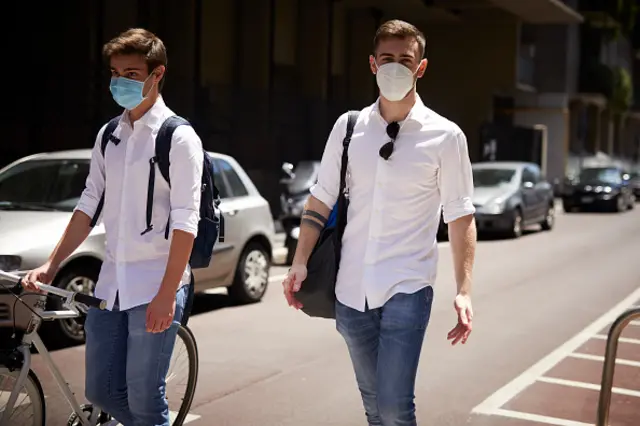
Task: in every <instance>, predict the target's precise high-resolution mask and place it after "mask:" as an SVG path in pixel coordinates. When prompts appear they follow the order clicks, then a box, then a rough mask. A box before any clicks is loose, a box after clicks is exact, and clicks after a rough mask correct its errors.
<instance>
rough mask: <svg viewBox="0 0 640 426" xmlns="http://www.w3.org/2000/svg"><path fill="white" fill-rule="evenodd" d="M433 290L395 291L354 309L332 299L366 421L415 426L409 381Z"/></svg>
mask: <svg viewBox="0 0 640 426" xmlns="http://www.w3.org/2000/svg"><path fill="white" fill-rule="evenodd" d="M432 301H433V289H432V288H431V286H429V287H426V288H423V289H422V290H419V291H417V292H415V293H413V294H396V295H394V296H393V297H392V298H391V299H389V301H387V303H385V305H384V306H383V307H381V308H377V309H366V310H365V312H360V311H357V310H355V309H351V308H349V307H347V306H345V305H343V304H342V303H340V302H336V327H337V329H338V331H339V332H340V334H341V335H342V336H343V337H344V339H345V341H346V342H347V347H348V348H349V355H350V356H351V361H352V363H353V368H354V370H355V374H356V381H357V382H358V387H359V388H360V394H361V395H362V402H363V404H364V410H365V414H366V416H367V420H368V422H369V425H370V426H416V425H417V422H416V414H415V404H414V397H415V394H414V393H415V382H416V374H417V371H418V361H419V360H420V351H421V349H422V342H423V341H424V334H425V331H426V329H427V324H428V323H429V317H430V315H431V303H432Z"/></svg>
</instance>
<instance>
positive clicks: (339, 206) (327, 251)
mask: <svg viewBox="0 0 640 426" xmlns="http://www.w3.org/2000/svg"><path fill="white" fill-rule="evenodd" d="M359 114H360V111H349V120H348V122H347V132H346V135H345V137H344V140H343V141H342V164H341V167H340V191H339V193H338V200H337V202H336V225H335V226H331V227H325V228H324V229H323V230H322V232H321V233H320V237H318V242H317V243H316V246H315V247H314V249H313V251H312V252H311V256H310V257H309V261H308V262H307V278H306V279H305V280H304V282H303V283H302V286H301V287H300V290H299V291H298V292H297V293H296V295H295V297H296V299H297V300H299V301H300V303H302V311H303V312H304V313H305V314H307V315H309V316H310V317H319V318H335V317H336V312H335V303H336V278H337V276H338V268H339V267H340V255H341V251H342V235H343V234H344V229H345V227H346V226H347V206H348V204H349V200H348V198H347V196H346V194H345V192H346V191H345V190H346V180H347V178H346V177H347V165H348V164H349V143H350V142H351V136H352V135H353V128H354V127H355V125H356V121H357V120H358V115H359Z"/></svg>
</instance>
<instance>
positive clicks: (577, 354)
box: [569, 352, 640, 367]
mask: <svg viewBox="0 0 640 426" xmlns="http://www.w3.org/2000/svg"><path fill="white" fill-rule="evenodd" d="M569 357H571V358H577V359H587V360H589V361H598V362H604V357H603V356H601V355H590V354H583V353H580V352H574V353H572V354H569ZM616 364H620V365H628V366H629V367H640V362H638V361H631V360H628V359H620V358H616Z"/></svg>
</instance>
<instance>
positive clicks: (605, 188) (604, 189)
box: [602, 186, 612, 194]
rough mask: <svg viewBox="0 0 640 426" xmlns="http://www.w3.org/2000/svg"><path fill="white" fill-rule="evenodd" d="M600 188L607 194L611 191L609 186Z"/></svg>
mask: <svg viewBox="0 0 640 426" xmlns="http://www.w3.org/2000/svg"><path fill="white" fill-rule="evenodd" d="M602 190H603V191H604V192H606V193H607V194H609V193H610V192H611V191H612V189H611V187H610V186H605V187H604V188H603V189H602Z"/></svg>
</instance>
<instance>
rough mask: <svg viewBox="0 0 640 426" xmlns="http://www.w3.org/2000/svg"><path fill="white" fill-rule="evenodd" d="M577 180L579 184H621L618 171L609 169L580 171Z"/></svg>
mask: <svg viewBox="0 0 640 426" xmlns="http://www.w3.org/2000/svg"><path fill="white" fill-rule="evenodd" d="M578 179H579V180H580V181H581V182H602V183H611V184H619V183H621V182H622V177H621V176H620V171H619V170H618V169H615V168H611V167H597V168H589V169H582V170H581V171H580V175H579V176H578Z"/></svg>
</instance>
